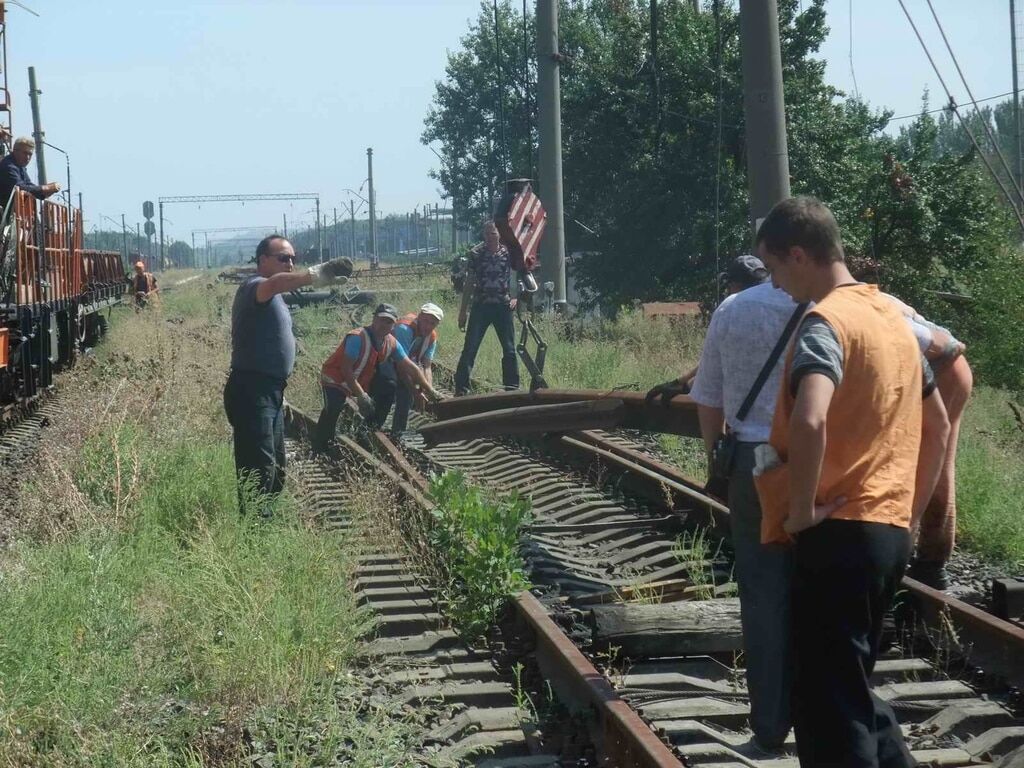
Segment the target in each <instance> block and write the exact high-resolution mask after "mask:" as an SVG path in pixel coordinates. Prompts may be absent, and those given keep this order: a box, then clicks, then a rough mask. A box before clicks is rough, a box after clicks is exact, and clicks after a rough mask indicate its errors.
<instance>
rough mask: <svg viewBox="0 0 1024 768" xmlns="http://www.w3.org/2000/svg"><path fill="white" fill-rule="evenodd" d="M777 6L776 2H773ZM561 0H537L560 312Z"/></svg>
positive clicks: (544, 170)
mask: <svg viewBox="0 0 1024 768" xmlns="http://www.w3.org/2000/svg"><path fill="white" fill-rule="evenodd" d="M773 5H774V3H773ZM561 58H562V57H561V54H560V53H559V52H558V0H537V134H538V139H539V146H538V153H537V154H538V159H539V161H540V166H539V168H538V180H537V191H538V195H539V196H540V199H541V202H542V203H543V204H544V209H545V210H546V211H547V215H548V221H547V229H546V231H545V232H544V236H543V238H541V243H540V256H541V259H540V262H541V266H540V273H541V280H542V281H543V282H552V283H554V284H555V292H554V297H553V298H554V304H555V309H556V311H562V310H564V309H565V224H564V218H563V215H562V96H561V86H560V84H559V67H560V62H561Z"/></svg>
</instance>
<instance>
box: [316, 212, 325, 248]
mask: <svg viewBox="0 0 1024 768" xmlns="http://www.w3.org/2000/svg"><path fill="white" fill-rule="evenodd" d="M316 260H317V262H319V263H323V260H324V248H323V240H321V237H320V198H319V197H318V198H317V199H316Z"/></svg>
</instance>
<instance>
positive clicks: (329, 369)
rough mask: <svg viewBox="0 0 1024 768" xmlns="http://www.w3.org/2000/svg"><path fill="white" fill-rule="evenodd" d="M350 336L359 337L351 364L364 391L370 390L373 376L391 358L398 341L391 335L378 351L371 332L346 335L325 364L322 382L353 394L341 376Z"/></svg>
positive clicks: (386, 337) (352, 331)
mask: <svg viewBox="0 0 1024 768" xmlns="http://www.w3.org/2000/svg"><path fill="white" fill-rule="evenodd" d="M349 336H358V337H359V349H358V351H357V352H356V356H355V360H352V361H351V362H352V372H353V373H354V374H355V377H356V381H358V382H359V386H360V387H362V388H363V391H366V390H368V389H369V387H370V382H371V381H373V375H374V374H375V373H376V372H377V366H378V365H380V364H381V363H382V362H384V361H385V360H389V359H390V358H391V355H392V354H393V353H394V351H395V346H396V345H397V344H398V341H397V339H395V337H394V336H392V335H391V334H390V333H389V334H388V335H387V336H385V337H384V339H383V341H381V343H380V349H376V348H374V346H373V343H372V341H371V340H370V332H369V330H368V329H366V328H355V329H353V330H351V331H349V332H348V333H346V334H345V338H344V339H342V341H341V344H339V345H338V348H337V349H336V350H334V352H333V353H332V354H331V356H330V357H329V358H327V361H326V362H325V363H324V365H323V368H322V369H321V371H320V382H321V383H322V384H323V385H324V386H327V387H338V388H340V389H343V390H345V392H347V393H348V394H352V393H351V392H349V389H348V386H347V385H346V384H345V379H344V378H343V377H342V375H341V359H342V358H343V357H346V354H345V340H346V339H348V337H349Z"/></svg>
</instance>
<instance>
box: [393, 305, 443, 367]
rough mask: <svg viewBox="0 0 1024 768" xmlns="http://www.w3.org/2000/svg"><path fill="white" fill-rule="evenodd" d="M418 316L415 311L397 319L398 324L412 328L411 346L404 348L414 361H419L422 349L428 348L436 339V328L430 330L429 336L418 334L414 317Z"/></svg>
mask: <svg viewBox="0 0 1024 768" xmlns="http://www.w3.org/2000/svg"><path fill="white" fill-rule="evenodd" d="M417 317H419V315H417V314H416V313H415V312H410V313H409V314H408V315H406V316H405V317H403V318H402V319H401V320H399V321H398V324H399V325H407V326H409V327H410V328H412V346H410V347H409V349H407V350H405V351H406V352H407V353H408V354H409V359H410V360H412V361H413V362H414V363H418V362H419V361H420V355H421V354H423V350H425V349H430V348H431V347H432V346H433V345H434V342H435V341H437V328H435V329H434V330H432V331H431V332H430V335H429V336H420V335H419V331H420V328H419V326H418V325H416V318H417Z"/></svg>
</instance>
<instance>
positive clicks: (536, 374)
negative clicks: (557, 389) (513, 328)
mask: <svg viewBox="0 0 1024 768" xmlns="http://www.w3.org/2000/svg"><path fill="white" fill-rule="evenodd" d="M533 297H534V294H532V293H526V292H525V291H520V292H519V301H518V302H517V303H516V316H517V317H518V318H519V343H518V344H517V345H516V352H517V353H519V357H520V359H521V360H522V361H523V365H525V366H526V370H528V371H529V372H530V391H531V392H536V391H537V390H538V389H547V388H548V383H547V381H545V380H544V360H545V359H546V358H547V355H548V345H547V343H545V341H544V339H543V338H541V335H540V333H539V332H538V331H537V326H535V325H534V324H533V320H532V319H531V315H532V314H533ZM531 339H532V340H533V341H534V342H535V343H536V344H537V356H536V358H534V356H533V355H531V354H530V350H529V348H528V347H527V346H526V343H527V342H528V341H529V340H531Z"/></svg>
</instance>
